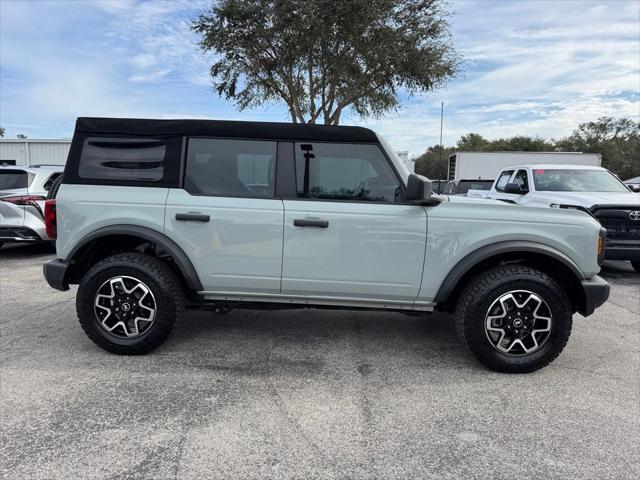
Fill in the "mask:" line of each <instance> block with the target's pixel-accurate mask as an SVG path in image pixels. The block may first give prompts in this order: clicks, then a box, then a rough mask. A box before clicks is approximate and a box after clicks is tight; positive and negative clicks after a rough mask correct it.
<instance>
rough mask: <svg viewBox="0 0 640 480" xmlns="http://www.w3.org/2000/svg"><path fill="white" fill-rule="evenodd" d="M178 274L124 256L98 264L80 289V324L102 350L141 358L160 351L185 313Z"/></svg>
mask: <svg viewBox="0 0 640 480" xmlns="http://www.w3.org/2000/svg"><path fill="white" fill-rule="evenodd" d="M184 297H185V296H184V293H183V289H182V286H181V284H180V282H179V280H178V278H177V276H176V274H175V273H174V272H173V271H172V270H171V268H169V266H168V265H167V264H166V263H165V262H163V261H162V260H160V259H158V258H156V257H152V256H150V255H143V254H140V253H122V254H117V255H113V256H111V257H108V258H105V259H104V260H102V261H100V262H99V263H97V264H96V265H94V266H93V267H92V268H91V269H90V270H89V271H88V272H87V273H86V274H85V275H84V277H83V278H82V280H81V282H80V285H79V286H78V294H77V297H76V310H77V312H78V319H79V321H80V325H81V326H82V328H83V329H84V331H85V333H86V334H87V336H88V337H89V338H90V339H91V340H92V341H93V342H94V343H95V344H96V345H98V346H99V347H101V348H103V349H104V350H107V351H109V352H112V353H117V354H121V355H141V354H144V353H147V352H150V351H151V350H153V349H155V348H157V347H158V346H160V345H161V344H162V343H163V342H164V341H165V340H166V339H167V337H168V336H169V334H170V333H171V330H172V329H173V325H174V323H175V321H176V319H177V318H179V317H180V316H181V314H182V312H183V310H184Z"/></svg>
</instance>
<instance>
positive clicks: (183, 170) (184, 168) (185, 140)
mask: <svg viewBox="0 0 640 480" xmlns="http://www.w3.org/2000/svg"><path fill="white" fill-rule="evenodd" d="M192 138H193V139H198V140H233V141H254V142H270V143H275V144H276V155H275V162H276V170H275V174H274V178H273V182H274V187H273V193H272V194H271V196H264V195H218V194H213V193H197V192H190V191H189V190H187V189H186V188H185V178H186V176H187V158H188V156H189V140H191V139H192ZM280 143H286V142H279V141H278V140H275V139H268V138H252V137H249V138H239V137H208V136H203V135H185V136H184V137H183V150H182V158H181V159H180V169H181V170H180V181H179V187H178V188H180V189H182V190H184V191H185V192H186V193H188V194H189V195H191V196H192V197H219V198H248V199H253V200H279V198H278V197H277V195H276V193H277V191H278V190H277V189H278V158H279V156H280Z"/></svg>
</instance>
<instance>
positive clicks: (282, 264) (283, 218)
mask: <svg viewBox="0 0 640 480" xmlns="http://www.w3.org/2000/svg"><path fill="white" fill-rule="evenodd" d="M280 201H281V202H282V251H281V255H280V293H282V274H283V273H284V227H285V225H284V220H285V211H284V200H280Z"/></svg>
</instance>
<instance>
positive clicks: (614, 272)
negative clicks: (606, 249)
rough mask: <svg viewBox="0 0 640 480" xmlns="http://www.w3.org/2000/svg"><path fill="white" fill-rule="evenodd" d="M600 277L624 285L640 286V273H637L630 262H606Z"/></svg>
mask: <svg viewBox="0 0 640 480" xmlns="http://www.w3.org/2000/svg"><path fill="white" fill-rule="evenodd" d="M600 276H602V277H603V278H605V279H607V280H608V281H613V282H614V283H615V282H616V281H620V283H624V284H632V285H635V284H640V273H637V272H636V271H635V270H634V269H633V267H632V266H631V263H630V262H623V261H606V262H604V265H602V270H601V271H600Z"/></svg>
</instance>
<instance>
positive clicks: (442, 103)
mask: <svg viewBox="0 0 640 480" xmlns="http://www.w3.org/2000/svg"><path fill="white" fill-rule="evenodd" d="M443 120H444V102H440V156H439V158H438V160H440V161H442V123H443Z"/></svg>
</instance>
